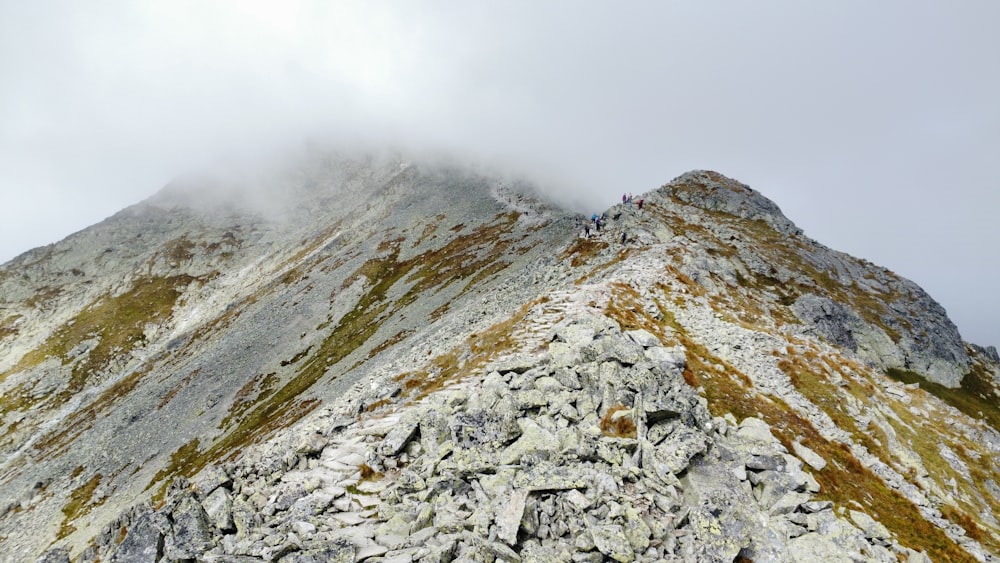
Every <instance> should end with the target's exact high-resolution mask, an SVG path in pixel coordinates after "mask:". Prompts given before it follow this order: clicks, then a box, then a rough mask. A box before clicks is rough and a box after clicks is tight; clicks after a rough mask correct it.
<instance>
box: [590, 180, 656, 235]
mask: <svg viewBox="0 0 1000 563" xmlns="http://www.w3.org/2000/svg"><path fill="white" fill-rule="evenodd" d="M633 201H634V202H635V205H636V207H638V208H639V209H642V204H643V199H642V198H638V199H635V198H633V196H632V193H631V192H630V193H627V194H626V193H623V194H622V205H627V206H628V207H629V208H631V207H632V203H633ZM617 218H618V215H615V219H617ZM607 220H608V214H607V212H604V213H601V214H597V213H594V214H593V215H591V216H590V220H589V221H588V220H586V219H584V220H583V236H584V238H590V233H591V230H593V232H595V233H597V234H600V232H601V229H602V228H605V227H606V226H607V225H606V223H607ZM620 238H621V243H622V244H625V243H626V242H628V235H627V234H626V233H625V230H624V229H622V232H621V237H620Z"/></svg>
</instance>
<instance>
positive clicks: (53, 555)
mask: <svg viewBox="0 0 1000 563" xmlns="http://www.w3.org/2000/svg"><path fill="white" fill-rule="evenodd" d="M35 563H69V549H67V548H65V547H57V548H54V549H50V550H49V551H46V552H45V553H43V554H42V555H41V556H39V557H38V559H35Z"/></svg>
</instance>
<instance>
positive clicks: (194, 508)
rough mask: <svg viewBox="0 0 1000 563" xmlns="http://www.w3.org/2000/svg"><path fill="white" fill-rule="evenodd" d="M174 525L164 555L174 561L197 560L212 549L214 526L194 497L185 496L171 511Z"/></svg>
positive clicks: (165, 545) (167, 539)
mask: <svg viewBox="0 0 1000 563" xmlns="http://www.w3.org/2000/svg"><path fill="white" fill-rule="evenodd" d="M171 519H172V520H173V525H172V527H171V532H170V535H169V536H167V538H166V542H165V544H164V554H165V555H166V556H167V557H172V558H174V559H195V558H197V557H199V556H200V555H202V554H203V553H205V552H206V551H208V550H209V549H211V548H212V546H213V545H214V544H213V541H212V524H211V523H210V522H209V518H208V514H206V513H205V509H204V508H203V507H202V506H201V503H199V502H198V501H197V500H195V498H194V497H193V496H184V497H183V498H181V500H180V502H178V503H177V505H176V506H175V507H174V509H173V510H172V511H171Z"/></svg>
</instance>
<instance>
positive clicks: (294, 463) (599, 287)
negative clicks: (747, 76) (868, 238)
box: [0, 153, 1000, 562]
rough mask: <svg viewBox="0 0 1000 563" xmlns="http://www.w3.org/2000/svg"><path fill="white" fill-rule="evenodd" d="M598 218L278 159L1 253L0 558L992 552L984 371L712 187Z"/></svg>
mask: <svg viewBox="0 0 1000 563" xmlns="http://www.w3.org/2000/svg"><path fill="white" fill-rule="evenodd" d="M639 199H641V200H642V201H641V203H640V202H639ZM605 217H606V219H605V221H604V222H603V227H602V228H601V229H600V230H599V231H596V232H593V231H591V232H590V236H586V237H585V236H584V230H583V225H584V222H586V220H585V218H584V217H582V216H579V215H576V214H573V213H571V212H569V211H567V210H565V209H563V208H561V207H560V206H558V205H556V204H554V203H551V202H547V201H546V200H545V199H544V198H543V197H542V196H540V195H539V193H538V191H537V190H536V189H535V188H534V187H533V186H531V185H529V184H526V183H522V182H517V181H511V180H508V179H504V178H501V177H498V176H495V175H491V174H489V173H485V172H477V171H474V170H471V169H468V168H463V167H461V166H458V165H444V164H428V163H423V162H407V161H404V160H402V159H400V158H399V157H397V156H388V155H381V156H371V157H366V158H349V157H345V156H342V155H331V154H319V153H311V154H309V155H305V156H303V157H301V158H299V159H297V160H296V161H294V162H293V163H291V164H289V165H287V166H285V167H283V168H282V169H280V170H278V171H273V172H271V173H268V174H255V175H251V174H246V175H242V176H240V175H229V176H222V175H220V176H216V177H202V178H190V179H186V180H183V181H178V182H176V183H175V184H173V185H171V186H168V187H167V188H165V189H164V190H162V191H161V192H160V193H158V194H157V195H155V196H153V197H152V198H150V199H149V200H147V201H144V202H142V203H140V204H138V205H135V206H132V207H130V208H128V209H125V210H123V211H121V212H119V213H118V214H116V215H114V216H113V217H110V218H109V219H107V220H105V221H103V222H102V223H99V224H97V225H94V226H93V227H90V228H88V229H85V230H84V231H81V232H79V233H77V234H75V235H72V236H70V237H69V238H67V239H65V240H63V241H61V242H59V243H56V244H53V245H50V246H47V247H44V248H40V249H36V250H33V251H31V252H28V253H26V254H24V255H22V256H20V257H18V258H16V259H15V260H13V261H11V262H9V263H7V264H5V265H4V266H3V267H2V268H0V393H2V396H0V423H2V427H0V428H2V432H0V454H2V458H0V490H2V491H3V493H0V558H2V559H3V560H4V561H33V560H35V559H36V558H40V559H41V560H44V561H48V562H55V561H70V560H72V561H81V562H83V561H87V562H94V561H186V560H192V561H193V560H204V561H220V562H221V561H233V562H235V561H282V562H293V561H294V562H308V561H356V560H357V561H361V560H366V561H373V562H374V561H410V560H421V561H424V560H426V561H452V560H455V561H460V560H466V561H495V560H496V561H508V560H512V561H519V560H523V561H602V560H606V559H607V558H610V559H613V560H616V561H633V560H635V561H657V560H668V561H669V560H684V561H709V560H712V561H736V560H740V561H748V560H753V561H798V560H815V559H816V558H817V557H819V558H821V559H830V560H859V559H860V560H875V561H897V560H900V559H902V560H909V561H921V560H927V559H928V558H929V559H930V560H933V561H966V560H967V561H973V560H980V561H995V560H997V559H998V554H1000V541H998V540H997V539H996V538H997V537H998V535H1000V534H998V533H1000V523H998V521H997V515H998V514H1000V485H998V483H1000V461H998V460H997V453H998V451H1000V434H998V433H997V428H1000V426H998V425H1000V411H998V408H997V402H996V401H997V393H998V391H997V389H998V387H1000V361H998V357H997V354H996V350H995V349H994V348H992V347H990V348H982V347H978V346H975V345H972V344H969V343H965V342H963V341H962V339H961V336H960V334H959V332H958V330H957V329H956V327H955V326H954V324H953V323H952V322H951V321H950V320H949V319H948V317H947V315H946V313H945V311H944V310H943V309H942V308H941V307H940V306H939V305H938V304H937V303H936V302H935V301H934V300H933V299H931V298H930V297H929V296H928V295H927V294H926V293H925V292H924V291H923V290H921V289H920V288H919V287H918V286H917V285H915V284H914V283H912V282H910V281H908V280H906V279H903V278H901V277H900V276H897V275H896V274H894V273H892V272H890V271H888V270H886V269H884V268H880V267H878V266H875V265H873V264H871V263H868V262H866V261H864V260H860V259H856V258H853V257H851V256H848V255H846V254H843V253H840V252H836V251H834V250H831V249H829V248H826V247H824V246H822V245H821V244H819V243H817V242H816V241H813V240H811V239H809V238H808V237H806V236H804V234H803V233H802V231H801V230H800V229H798V228H797V227H796V226H795V225H794V223H792V222H791V221H790V220H789V219H787V218H786V217H784V215H783V214H782V213H781V211H780V209H779V208H778V207H777V206H776V205H775V204H774V203H773V202H771V201H770V200H768V199H767V198H765V197H764V196H763V195H761V194H760V193H759V192H757V191H755V190H753V189H751V188H749V187H748V186H745V185H743V184H740V183H739V182H737V181H735V180H732V179H729V178H726V177H724V176H722V175H720V174H717V173H715V172H707V171H696V172H689V173H687V174H684V175H682V176H680V177H679V178H676V179H675V180H673V181H671V182H670V183H668V184H666V185H664V186H662V187H660V188H658V189H656V190H653V191H651V192H649V193H647V194H643V195H641V196H639V198H636V200H635V201H632V202H628V203H626V202H623V203H621V204H615V205H614V206H612V207H610V208H609V209H608V210H607V212H606V213H605Z"/></svg>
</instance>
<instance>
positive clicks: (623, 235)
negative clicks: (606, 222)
mask: <svg viewBox="0 0 1000 563" xmlns="http://www.w3.org/2000/svg"><path fill="white" fill-rule="evenodd" d="M625 238H626V237H625V231H622V244H625Z"/></svg>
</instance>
